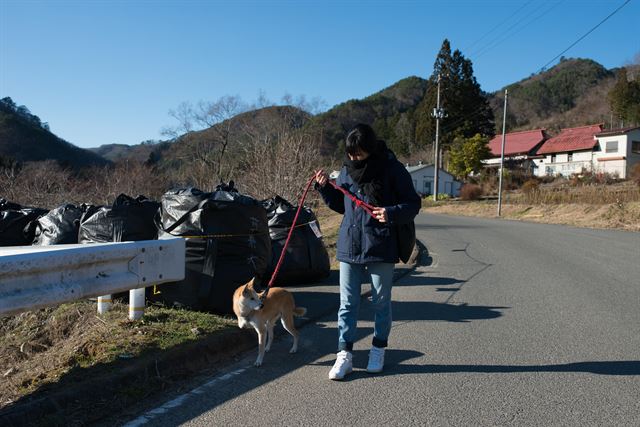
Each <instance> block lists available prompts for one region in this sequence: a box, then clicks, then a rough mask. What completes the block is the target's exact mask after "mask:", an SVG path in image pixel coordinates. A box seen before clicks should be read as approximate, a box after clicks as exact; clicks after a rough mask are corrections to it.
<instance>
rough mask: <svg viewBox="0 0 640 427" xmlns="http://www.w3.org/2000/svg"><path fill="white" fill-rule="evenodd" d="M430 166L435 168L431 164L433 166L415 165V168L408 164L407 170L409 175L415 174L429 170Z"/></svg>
mask: <svg viewBox="0 0 640 427" xmlns="http://www.w3.org/2000/svg"><path fill="white" fill-rule="evenodd" d="M429 166H433V165H432V164H431V165H424V164H423V165H414V166H409V164H408V163H407V165H406V166H405V168H406V169H407V172H409V173H413V172H415V171H419V170H420V169H423V168H428V167H429Z"/></svg>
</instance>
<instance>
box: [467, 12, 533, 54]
mask: <svg viewBox="0 0 640 427" xmlns="http://www.w3.org/2000/svg"><path fill="white" fill-rule="evenodd" d="M544 6H545V4H544V3H541V4H539V5H538V6H537V7H535V8H534V9H533V10H532V11H530V12H528V13H527V14H526V15H524V16H522V17H521V18H519V19H518V20H517V21H515V22H514V23H512V24H511V25H510V26H509V27H508V28H507V29H506V30H504V31H502V32H501V33H500V34H498V35H497V36H495V37H494V38H493V39H491V40H490V41H489V42H488V43H486V44H485V45H484V46H481V47H480V48H478V49H475V50H474V51H473V52H471V53H470V55H476V54H478V53H479V52H482V51H483V50H485V49H486V48H487V47H489V46H491V45H492V44H494V43H495V41H496V40H498V39H500V38H501V37H502V36H503V35H505V34H507V33H509V32H510V31H511V30H512V29H513V28H515V27H516V26H518V25H519V24H520V23H522V22H524V21H526V20H527V19H529V17H530V16H532V15H533V14H535V13H537V12H538V11H539V10H540V9H542V8H543V7H544Z"/></svg>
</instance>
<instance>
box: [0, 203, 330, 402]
mask: <svg viewBox="0 0 640 427" xmlns="http://www.w3.org/2000/svg"><path fill="white" fill-rule="evenodd" d="M315 211H316V213H317V216H318V220H319V222H320V225H321V228H322V232H323V233H324V238H323V239H324V242H325V245H326V246H327V249H328V252H329V256H330V259H331V263H332V268H337V265H336V262H335V259H334V257H335V245H336V238H337V232H338V227H339V225H340V220H341V216H340V215H336V214H334V213H332V212H331V211H329V210H328V209H326V208H325V207H324V206H320V207H318V208H317V209H315ZM230 328H237V326H236V322H235V319H234V318H231V317H223V316H217V315H214V314H211V313H202V312H195V311H190V310H177V309H170V308H165V307H158V306H151V307H148V308H147V309H146V311H145V315H144V317H143V318H142V320H141V321H138V322H130V321H128V319H127V306H126V305H124V304H119V303H116V304H114V306H113V308H112V310H111V311H109V312H108V313H106V314H105V315H101V316H98V315H97V310H96V304H95V303H93V302H90V301H78V302H75V303H70V304H63V305H61V306H59V307H54V308H48V309H43V310H38V311H33V312H25V313H22V314H20V315H17V316H12V317H7V318H2V319H0V376H1V379H2V383H3V386H2V387H0V408H2V407H4V406H6V405H8V404H10V403H11V402H14V401H16V400H18V399H20V398H21V397H23V396H26V395H29V394H31V393H33V392H34V391H36V390H38V389H39V388H41V387H42V386H43V385H47V384H51V385H53V384H55V383H56V382H57V381H59V380H60V378H62V377H63V376H66V377H68V376H69V375H72V376H73V375H75V376H77V380H81V379H82V376H83V375H86V374H84V373H83V371H82V369H77V368H90V367H92V366H96V365H109V364H110V363H113V362H116V361H118V360H122V359H125V360H126V359H133V358H136V357H137V356H139V355H141V354H143V353H144V354H145V355H146V354H149V352H162V351H165V350H167V349H171V348H173V347H177V346H180V345H182V344H185V343H187V342H190V341H196V340H199V339H202V338H204V337H210V336H211V335H214V334H218V333H221V332H223V331H227V330H228V329H230ZM67 379H68V378H67Z"/></svg>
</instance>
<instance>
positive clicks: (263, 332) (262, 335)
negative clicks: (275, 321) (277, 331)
mask: <svg viewBox="0 0 640 427" xmlns="http://www.w3.org/2000/svg"><path fill="white" fill-rule="evenodd" d="M256 332H258V358H257V359H256V363H255V365H256V366H260V365H262V359H264V346H265V341H266V339H267V329H266V328H265V326H264V325H260V326H259V327H257V328H256Z"/></svg>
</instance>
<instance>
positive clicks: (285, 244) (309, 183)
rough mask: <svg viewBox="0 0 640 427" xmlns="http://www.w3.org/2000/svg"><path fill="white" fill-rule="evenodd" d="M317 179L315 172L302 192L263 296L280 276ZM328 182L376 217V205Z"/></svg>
mask: <svg viewBox="0 0 640 427" xmlns="http://www.w3.org/2000/svg"><path fill="white" fill-rule="evenodd" d="M315 179H316V176H315V174H314V175H313V176H312V177H311V178H310V179H309V181H307V185H306V186H305V189H304V192H303V193H302V197H301V198H300V201H299V202H298V210H297V211H296V215H295V216H294V217H293V223H292V224H291V228H290V229H289V234H287V240H285V242H284V246H283V247H282V253H280V258H279V259H278V263H277V264H276V268H275V269H274V270H273V274H272V275H271V279H270V280H269V284H268V285H267V289H265V291H264V294H263V296H262V297H261V298H266V297H267V294H268V293H269V288H271V287H272V286H273V283H274V282H275V281H276V277H277V276H278V272H279V271H280V267H281V266H282V261H283V260H284V255H285V253H286V252H287V247H288V246H289V241H290V240H291V235H292V234H293V230H294V229H295V228H296V222H298V216H299V215H300V211H301V210H302V206H303V204H304V199H305V198H306V197H307V193H308V192H309V188H311V184H313V181H314V180H315ZM328 183H329V184H331V186H333V188H335V189H336V190H338V191H340V192H341V193H343V194H344V195H345V196H347V197H348V198H349V199H351V200H352V201H353V203H355V204H356V206H358V207H360V208H362V209H363V210H364V211H365V212H366V213H368V214H369V215H371V217H373V218H375V215H374V214H373V210H374V209H375V206H371V205H370V204H368V203H366V202H364V201H362V200H360V199H358V198H357V197H356V196H354V195H353V194H351V193H350V192H349V191H347V190H346V189H344V188H342V187H340V186H338V185H337V184H336V183H335V182H334V181H331V180H328Z"/></svg>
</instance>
